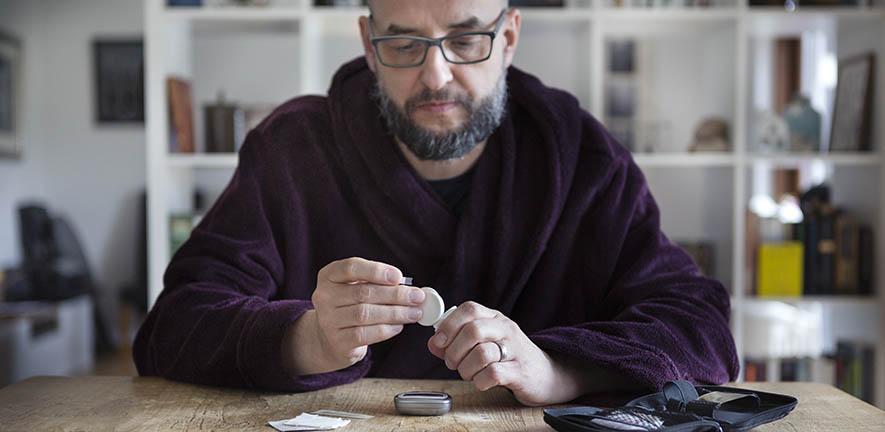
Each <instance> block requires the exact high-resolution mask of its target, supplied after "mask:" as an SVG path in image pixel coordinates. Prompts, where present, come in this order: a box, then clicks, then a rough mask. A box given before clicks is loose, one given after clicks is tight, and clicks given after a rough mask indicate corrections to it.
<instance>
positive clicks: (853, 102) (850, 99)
mask: <svg viewBox="0 0 885 432" xmlns="http://www.w3.org/2000/svg"><path fill="white" fill-rule="evenodd" d="M874 64H875V55H874V54H872V53H869V54H864V55H860V56H857V57H851V58H848V59H845V60H842V61H840V62H839V76H838V80H837V83H836V103H835V107H834V108H833V126H832V128H831V132H830V151H836V152H838V151H866V150H870V115H871V111H872V107H871V102H872V97H873V92H872V87H873V76H874V75H873V74H874Z"/></svg>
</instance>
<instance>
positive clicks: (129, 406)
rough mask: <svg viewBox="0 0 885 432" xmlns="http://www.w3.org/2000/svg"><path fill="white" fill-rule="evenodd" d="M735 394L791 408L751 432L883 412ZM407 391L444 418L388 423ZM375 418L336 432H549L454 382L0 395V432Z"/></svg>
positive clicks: (94, 385) (823, 399)
mask: <svg viewBox="0 0 885 432" xmlns="http://www.w3.org/2000/svg"><path fill="white" fill-rule="evenodd" d="M740 386H741V387H747V388H754V389H758V390H763V391H769V392H776V393H786V394H791V395H795V396H797V397H798V398H799V400H800V402H799V406H798V407H797V408H796V410H795V411H793V413H791V414H790V415H789V416H787V417H786V418H784V419H782V420H780V421H778V422H776V423H773V424H770V425H766V426H763V427H761V428H759V429H758V430H760V431H861V430H863V431H868V430H885V412H883V411H881V410H879V409H878V408H875V407H873V406H871V405H869V404H866V403H864V402H862V401H860V400H858V399H855V398H853V397H851V396H849V395H848V394H846V393H844V392H842V391H840V390H837V389H835V388H833V387H831V386H826V385H823V384H812V383H753V384H741V385H740ZM408 390H437V391H444V392H447V393H449V394H451V395H452V398H453V399H454V405H453V410H452V412H451V413H449V414H447V415H443V416H439V417H409V416H400V415H397V414H396V412H395V411H394V407H393V397H394V395H396V394H397V393H399V392H403V391H408ZM324 408H325V409H336V410H343V411H352V412H359V413H364V414H370V415H373V416H375V418H373V419H369V420H353V421H352V422H351V424H350V425H348V426H346V427H345V428H344V429H342V430H344V431H393V430H421V431H474V430H489V431H517V430H520V431H523V430H528V431H540V430H548V431H549V430H552V429H550V428H549V427H548V426H547V425H546V424H545V423H544V420H543V411H542V409H541V408H529V407H523V406H521V405H519V403H518V402H516V400H515V399H514V398H513V396H512V395H511V394H510V393H509V392H507V391H506V390H504V389H500V388H498V389H493V390H490V391H487V392H479V391H476V390H475V389H474V388H473V386H472V384H470V383H467V382H463V381H433V380H393V379H371V378H370V379H363V380H360V381H358V382H355V383H353V384H349V385H345V386H340V387H334V388H330V389H326V390H321V391H316V392H311V393H302V394H281V393H260V392H251V391H244V390H237V389H223V388H215V387H205V386H196V385H190V384H183V383H177V382H172V381H167V380H164V379H161V378H142V377H73V378H69V377H36V378H31V379H27V380H25V381H22V382H19V383H17V384H14V385H11V386H8V387H6V388H3V389H2V390H0V430H2V431H7V430H8V431H19V430H21V431H25V430H28V431H62V430H64V431H142V430H145V431H161V430H162V431H165V430H188V431H197V430H213V431H228V430H263V431H273V429H272V428H270V426H267V422H268V421H269V420H282V419H288V418H292V417H295V416H296V415H298V414H300V413H302V412H306V411H312V410H317V409H324Z"/></svg>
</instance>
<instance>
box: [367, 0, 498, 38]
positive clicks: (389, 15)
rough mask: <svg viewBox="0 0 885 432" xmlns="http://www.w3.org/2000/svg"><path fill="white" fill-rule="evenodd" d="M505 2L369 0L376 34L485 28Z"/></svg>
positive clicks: (484, 0) (475, 0)
mask: <svg viewBox="0 0 885 432" xmlns="http://www.w3.org/2000/svg"><path fill="white" fill-rule="evenodd" d="M506 5H507V1H506V0H370V1H369V6H370V8H371V12H372V19H373V20H374V21H375V23H376V24H377V25H378V28H377V29H378V30H379V31H381V32H384V33H386V32H388V30H392V31H393V32H395V33H407V32H409V31H410V30H414V31H421V30H429V28H428V27H442V28H443V29H458V28H471V27H480V26H486V25H488V24H489V21H490V20H492V19H494V18H496V17H497V16H498V13H499V12H501V9H502V8H504V7H506Z"/></svg>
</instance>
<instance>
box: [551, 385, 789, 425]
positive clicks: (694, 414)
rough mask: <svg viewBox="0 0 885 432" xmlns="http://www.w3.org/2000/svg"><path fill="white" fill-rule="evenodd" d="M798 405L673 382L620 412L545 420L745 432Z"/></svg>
mask: <svg viewBox="0 0 885 432" xmlns="http://www.w3.org/2000/svg"><path fill="white" fill-rule="evenodd" d="M798 403H799V401H798V400H797V399H796V398H795V397H793V396H787V395H782V394H776V393H766V392H760V391H754V390H746V389H740V388H736V387H721V386H695V385H692V384H691V383H690V382H688V381H671V382H669V383H667V384H666V385H664V388H663V391H661V392H659V393H653V394H650V395H646V396H642V397H639V398H636V399H633V400H632V401H630V402H628V403H627V404H626V405H624V406H622V407H618V408H596V407H589V406H583V407H572V408H556V409H545V410H544V421H545V422H547V424H549V425H550V426H552V427H553V428H554V429H556V430H557V431H560V432H587V431H604V432H611V431H661V432H675V431H680V432H683V431H684V432H702V431H704V432H706V431H727V432H741V431H747V430H750V429H752V428H754V427H756V426H759V425H762V424H765V423H770V422H773V421H775V420H778V419H781V418H783V417H784V416H786V415H787V414H789V413H790V411H792V410H793V408H796V404H798Z"/></svg>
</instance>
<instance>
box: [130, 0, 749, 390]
mask: <svg viewBox="0 0 885 432" xmlns="http://www.w3.org/2000/svg"><path fill="white" fill-rule="evenodd" d="M507 6H508V5H507V2H506V1H504V0H482V1H480V0H445V1H441V0H374V1H371V2H370V11H371V14H370V16H369V17H361V18H360V20H359V28H360V31H361V35H362V44H363V48H364V51H365V56H363V57H360V58H358V59H356V60H353V61H351V62H350V63H347V64H345V65H343V66H342V67H341V68H340V70H339V71H338V72H337V73H336V74H335V76H334V78H333V79H332V84H331V87H330V89H329V92H328V97H319V96H303V97H298V98H295V99H292V100H290V101H289V102H286V103H285V104H283V105H282V106H280V107H279V108H278V109H277V110H276V111H275V112H274V113H273V114H272V115H271V116H270V117H268V118H267V119H266V120H265V121H264V122H263V123H262V124H261V125H259V126H258V127H257V128H256V129H254V130H252V131H251V132H250V133H249V135H248V137H247V139H246V142H245V144H244V146H243V147H242V150H241V151H240V162H239V166H238V167H237V170H236V172H235V174H234V177H233V179H232V180H231V182H230V184H229V185H228V186H227V189H226V190H225V192H224V193H223V194H222V195H221V197H220V198H219V200H218V201H217V202H216V203H215V205H214V206H213V207H212V209H211V211H209V212H208V214H207V215H206V216H205V217H204V218H203V220H202V222H201V223H200V224H199V226H198V227H196V229H195V230H194V232H193V234H192V235H191V238H190V239H189V240H188V241H187V242H186V243H185V244H184V245H183V246H182V247H181V248H180V250H179V251H178V252H177V253H176V254H175V256H174V257H173V259H172V261H171V263H170V264H169V267H168V269H167V272H166V275H165V278H164V285H165V287H164V290H163V292H162V293H161V295H160V297H159V298H158V300H157V302H156V305H155V306H154V307H153V309H152V310H151V312H150V313H149V315H148V317H147V319H146V321H145V323H144V325H143V326H142V328H141V329H140V331H139V334H138V337H137V339H136V343H135V349H134V356H135V361H136V363H137V366H138V370H139V372H140V373H141V374H142V375H160V376H164V377H167V378H170V379H176V380H183V381H189V382H195V383H204V384H212V385H223V386H237V387H249V388H257V389H267V390H279V391H294V392H298V391H310V390H316V389H321V388H325V387H329V386H333V385H338V384H342V383H347V382H351V381H354V380H357V379H359V378H361V377H367V376H371V377H396V378H439V379H451V378H461V379H464V380H469V381H471V382H472V383H473V384H474V385H475V386H476V387H477V388H478V389H480V390H486V389H489V388H492V387H495V386H504V387H507V388H508V389H510V390H511V391H512V392H513V394H514V395H515V397H516V398H517V399H518V400H519V401H520V402H522V403H523V404H526V405H548V404H554V403H559V402H565V401H569V400H572V399H575V398H577V397H579V396H582V395H586V394H591V393H599V392H609V391H616V390H631V389H633V390H639V389H648V390H652V389H659V388H660V387H661V386H662V385H663V384H664V383H666V382H667V381H669V380H673V379H688V380H691V381H694V382H697V383H707V384H709V383H714V384H719V383H722V382H725V381H728V380H731V379H734V378H736V376H737V372H738V360H737V358H736V354H735V346H734V341H733V339H732V336H731V333H730V331H729V327H728V326H729V324H728V323H729V298H728V294H727V292H726V290H725V289H724V288H723V286H722V285H721V284H720V283H719V282H717V281H715V280H712V279H708V278H705V277H703V276H702V275H701V274H700V273H699V272H698V270H697V267H696V266H695V265H694V264H693V262H692V260H691V259H690V258H689V256H688V255H687V254H686V253H684V252H683V251H682V250H680V249H679V248H678V247H677V246H675V245H674V244H673V243H671V242H670V240H668V239H667V237H666V236H665V235H664V234H663V233H662V232H661V229H660V217H659V212H658V208H657V205H656V204H655V201H654V199H653V198H652V196H651V193H650V192H649V189H648V186H647V184H646V182H645V179H644V177H643V175H642V173H641V171H640V170H639V168H637V166H636V164H635V163H634V162H633V160H632V158H631V155H630V153H629V152H628V151H626V150H625V149H624V148H623V147H622V146H620V145H619V144H618V143H617V142H616V141H615V140H614V139H613V138H612V136H611V135H610V134H609V133H608V132H607V131H606V130H605V128H604V127H603V126H602V125H601V124H600V123H599V122H598V121H597V120H596V119H595V118H593V116H591V115H590V114H588V113H587V112H586V111H584V110H583V109H581V108H580V106H579V105H578V102H577V101H576V99H575V98H574V97H573V96H571V95H569V94H567V93H565V92H563V91H560V90H555V89H552V88H548V87H546V86H544V85H543V84H542V83H541V82H540V81H539V80H538V79H537V78H535V77H533V76H531V75H529V74H527V73H525V72H523V71H520V70H519V69H517V68H515V67H512V66H511V63H512V61H513V58H514V55H515V53H516V48H517V44H518V41H519V33H520V25H521V16H520V13H519V11H518V10H516V9H511V8H508V7H507ZM551 49H554V47H551ZM404 274H405V275H407V276H411V277H413V278H414V281H415V282H416V283H415V285H421V286H432V287H434V288H435V289H436V290H437V291H438V292H439V293H440V294H441V296H442V297H443V298H444V299H445V302H446V303H447V304H455V305H459V307H458V308H457V309H456V310H455V311H454V312H453V313H452V314H450V315H449V316H448V317H446V318H445V319H444V320H443V321H442V322H441V325H440V326H439V330H438V331H436V332H434V330H433V329H432V328H430V327H424V326H420V325H416V324H415V323H416V322H417V321H419V320H420V319H421V317H422V307H421V306H422V304H423V303H424V302H425V293H424V292H423V291H422V290H420V289H419V288H417V287H415V286H408V285H401V284H400V282H401V280H402V279H401V278H402V277H403V275H404Z"/></svg>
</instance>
